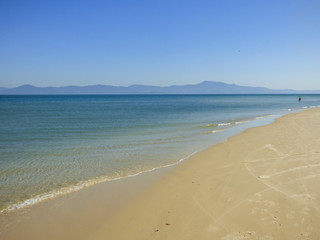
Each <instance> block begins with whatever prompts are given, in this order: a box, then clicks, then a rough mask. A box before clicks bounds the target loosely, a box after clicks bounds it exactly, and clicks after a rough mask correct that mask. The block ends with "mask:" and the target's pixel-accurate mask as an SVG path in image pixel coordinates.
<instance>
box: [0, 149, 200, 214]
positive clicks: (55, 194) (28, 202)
mask: <svg viewBox="0 0 320 240" xmlns="http://www.w3.org/2000/svg"><path fill="white" fill-rule="evenodd" d="M202 150H204V149H200V150H197V151H194V152H193V153H191V154H189V155H188V156H186V157H184V158H181V159H180V160H179V161H177V162H175V163H171V164H167V165H163V166H158V167H154V168H151V169H147V170H143V171H139V172H136V173H133V174H128V175H125V176H120V174H119V173H118V174H117V176H116V177H110V176H104V177H98V178H94V179H90V180H87V181H81V182H79V183H77V184H75V185H73V186H69V187H63V188H60V189H57V190H52V191H50V192H47V193H43V194H39V195H37V196H35V197H32V198H29V199H26V200H24V201H21V202H18V203H14V204H11V205H9V206H8V207H6V208H4V209H2V210H0V214H3V213H6V212H10V211H13V210H18V209H22V208H25V207H30V206H32V205H36V204H38V203H40V202H44V201H46V200H50V199H54V198H56V197H59V196H62V195H67V194H69V193H73V192H76V191H79V190H82V189H85V188H88V187H92V186H94V185H97V184H100V183H105V182H109V181H116V180H120V179H124V178H129V177H135V176H138V175H140V174H143V173H147V172H152V171H155V170H157V169H160V168H167V167H172V166H175V165H178V164H180V163H181V162H183V161H184V160H186V159H188V158H190V157H191V156H193V155H195V154H197V153H198V152H200V151H202Z"/></svg>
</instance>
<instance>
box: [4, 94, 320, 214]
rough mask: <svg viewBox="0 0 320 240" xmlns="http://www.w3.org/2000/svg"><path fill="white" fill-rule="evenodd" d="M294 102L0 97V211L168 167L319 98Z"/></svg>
mask: <svg viewBox="0 0 320 240" xmlns="http://www.w3.org/2000/svg"><path fill="white" fill-rule="evenodd" d="M298 98H299V96H298V95H34V96H33V95H23V96H22V95H21V96H4V95H2V96H0V213H6V212H8V211H14V210H16V209H20V208H24V207H27V206H30V205H34V204H37V203H39V202H41V201H44V200H48V199H51V198H55V197H57V196H59V195H64V194H68V193H71V192H74V191H78V190H81V189H83V188H87V187H90V186H93V185H95V184H98V183H102V182H108V181H116V180H118V179H121V178H126V177H134V176H136V175H138V174H140V173H143V172H148V171H153V170H155V169H158V168H162V167H167V166H174V165H176V164H179V163H180V162H181V161H183V160H186V159H188V157H190V156H192V155H193V154H196V153H197V152H199V151H201V150H204V149H206V148H208V147H210V146H212V145H214V144H217V143H219V142H222V141H226V140H227V139H228V137H230V136H233V135H235V134H238V133H241V132H243V131H244V130H246V129H248V128H251V127H255V126H261V125H266V124H270V123H272V122H273V121H274V120H275V119H276V118H278V117H280V116H283V115H285V114H288V113H290V112H297V111H301V110H303V109H307V108H312V107H319V105H320V95H302V101H301V102H299V101H298ZM261 137H263V136H261ZM212 161H215V159H214V157H213V158H212Z"/></svg>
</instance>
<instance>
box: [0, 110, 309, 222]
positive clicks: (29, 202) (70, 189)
mask: <svg viewBox="0 0 320 240" xmlns="http://www.w3.org/2000/svg"><path fill="white" fill-rule="evenodd" d="M309 108H313V107H309ZM296 111H299V109H296ZM300 111H302V109H300ZM281 116H283V115H274V114H268V115H259V116H256V117H252V118H247V119H245V120H244V121H243V122H236V121H235V122H233V120H232V122H230V123H218V124H215V125H217V126H218V127H221V126H228V127H226V128H222V129H216V130H212V131H209V132H205V133H203V134H216V133H219V132H223V131H230V132H231V133H228V134H226V135H225V136H223V137H220V139H219V138H217V139H216V140H215V141H214V142H213V143H212V144H210V145H209V146H206V147H203V148H200V149H198V150H196V151H194V152H192V153H191V154H189V155H187V156H185V157H182V158H181V159H179V160H178V161H176V162H172V163H169V164H166V165H161V166H156V167H153V168H151V169H146V170H142V171H140V172H137V173H133V174H129V175H124V176H119V177H110V176H109V175H108V176H103V177H98V178H94V179H89V180H86V181H81V182H79V183H77V184H75V185H72V186H67V187H63V188H60V189H54V190H52V191H50V192H46V193H42V194H39V195H36V196H34V197H31V198H28V199H26V200H23V201H21V202H18V203H13V204H11V205H9V206H8V207H6V208H4V209H1V210H0V216H1V215H2V214H8V213H10V212H12V211H17V210H20V209H24V208H30V207H33V206H35V205H37V204H41V203H43V202H45V201H49V200H54V199H55V198H58V197H63V196H65V195H68V194H72V193H75V192H77V191H81V190H84V189H86V188H90V187H94V186H96V185H98V184H105V183H108V182H112V181H118V180H121V179H125V178H131V177H136V176H138V175H140V174H144V173H149V172H153V171H157V170H159V169H162V168H168V167H174V166H177V165H179V164H180V163H181V162H183V161H185V160H187V159H188V158H190V157H191V156H193V155H195V154H198V153H199V152H202V151H204V150H206V149H207V148H210V147H212V146H214V145H215V144H218V143H220V142H223V141H227V139H228V138H229V137H232V136H234V135H237V134H239V133H241V132H242V131H245V130H246V129H248V128H252V127H256V126H263V125H267V124H270V122H261V123H259V121H261V120H263V119H271V122H273V121H274V120H275V119H277V118H278V117H281ZM230 121H231V120H230ZM239 121H240V120H239ZM267 121H268V120H267ZM247 124H248V126H246V127H243V125H247ZM211 125H212V124H211ZM201 127H203V128H205V127H208V128H209V127H211V128H212V126H201ZM235 128H239V129H240V130H235V133H232V130H234V129H235Z"/></svg>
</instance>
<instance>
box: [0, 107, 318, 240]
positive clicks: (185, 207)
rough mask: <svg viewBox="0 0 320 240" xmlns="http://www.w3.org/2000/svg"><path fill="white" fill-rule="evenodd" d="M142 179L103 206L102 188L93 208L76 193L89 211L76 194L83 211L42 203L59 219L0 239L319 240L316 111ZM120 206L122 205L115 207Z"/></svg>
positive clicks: (256, 130)
mask: <svg viewBox="0 0 320 240" xmlns="http://www.w3.org/2000/svg"><path fill="white" fill-rule="evenodd" d="M140 179H141V181H142V182H141V183H140V184H138V185H141V186H142V185H144V184H145V186H144V187H142V188H140V189H141V190H140V191H138V192H137V191H135V194H131V197H129V198H127V197H126V194H124V195H119V196H116V197H114V198H113V199H109V200H107V199H106V198H107V196H106V195H105V194H101V192H105V189H104V187H103V186H102V185H101V186H99V187H98V186H97V190H96V194H95V195H94V196H92V197H94V199H95V200H94V201H93V200H92V199H91V198H88V193H85V191H80V192H82V193H78V194H85V195H86V199H87V200H88V202H87V203H88V204H84V201H83V200H81V198H80V200H79V198H78V197H77V194H75V195H74V196H73V198H74V199H73V201H74V202H75V203H77V202H81V204H80V205H79V204H78V205H75V206H74V208H75V209H74V211H73V212H72V211H71V212H70V207H71V206H72V204H71V205H70V196H68V197H66V198H67V199H66V200H65V201H66V203H64V202H63V201H61V200H59V201H60V202H61V205H60V207H59V206H58V205H57V207H56V208H53V207H52V206H53V204H52V201H48V204H49V205H50V206H51V209H54V210H52V212H55V210H56V209H58V210H57V212H60V213H59V214H60V215H59V216H60V218H57V217H56V214H54V213H53V216H52V215H50V212H48V213H49V214H43V216H42V221H39V220H38V223H40V222H43V223H42V224H40V225H38V226H37V225H35V223H36V222H35V221H33V222H32V221H30V220H29V223H33V225H30V224H29V228H32V229H33V230H30V229H29V228H27V227H26V226H28V225H26V223H25V222H28V219H25V218H24V220H23V221H22V222H21V223H20V224H17V225H16V227H14V228H8V229H11V230H10V231H6V232H4V233H3V234H2V235H0V238H1V239H31V238H32V239H41V238H38V237H39V235H38V236H37V234H36V232H41V231H43V229H44V228H47V229H50V226H48V224H50V222H51V223H52V224H53V226H55V227H56V229H54V230H53V231H51V234H50V233H47V236H48V238H47V239H115V240H116V239H224V240H228V239H319V237H320V230H319V228H318V226H319V224H320V188H319V187H318V183H319V181H320V109H318V108H316V109H311V110H306V111H303V112H300V113H293V114H289V115H286V116H284V117H282V118H280V119H277V120H276V122H275V123H273V124H270V125H268V126H262V127H257V128H252V129H248V130H246V131H245V132H243V133H241V134H239V135H237V136H234V137H231V138H230V139H228V141H226V142H223V143H220V144H217V145H215V146H213V147H211V148H209V149H207V150H205V151H203V152H201V153H199V154H197V155H194V156H192V157H191V158H190V159H188V160H187V161H184V162H183V163H182V164H180V165H178V166H177V167H175V168H174V169H172V170H171V171H170V172H169V173H166V174H164V175H163V176H162V177H161V178H153V180H152V181H154V183H152V184H151V182H150V184H146V183H145V181H148V180H146V179H143V178H140ZM151 179H152V178H151ZM150 181H151V180H150ZM148 183H149V181H148ZM136 185H137V184H132V185H131V186H136ZM125 186H130V185H128V184H125ZM98 188H101V189H100V190H99V189H98ZM102 188H103V189H102ZM115 188H116V189H119V188H117V187H115ZM127 189H128V190H129V189H131V188H130V187H129V188H127ZM88 191H89V192H90V191H93V190H92V189H91V190H90V189H88ZM122 191H123V192H126V191H124V190H122ZM90 194H91V195H92V192H91V193H90ZM90 194H89V195H90ZM113 196H115V194H113ZM129 196H130V194H129ZM77 199H78V200H77ZM56 201H58V200H56ZM118 201H120V202H121V201H124V202H123V203H122V204H120V205H121V207H120V205H117V204H116V203H117V202H118ZM112 203H114V204H115V205H116V206H118V207H113V206H112ZM108 204H109V205H108ZM61 206H62V207H61ZM66 206H68V207H66ZM38 208H40V206H38ZM43 208H44V209H42V212H43V213H45V209H47V206H44V207H43ZM59 209H60V210H59ZM108 209H109V210H108ZM112 209H113V211H111V210H112ZM109 211H111V212H112V214H111V213H110V215H109V214H108V212H109ZM34 212H35V211H30V213H29V216H34V215H37V214H35V213H34ZM75 212H83V213H81V214H80V215H79V214H74V213H75ZM33 218H34V217H33ZM48 219H50V220H48ZM57 219H58V220H59V219H60V222H59V224H57ZM43 220H45V221H43ZM67 220H68V221H67ZM79 222H82V224H79ZM89 222H90V224H89ZM68 224H69V225H68ZM57 225H58V226H57ZM21 226H24V228H22V227H21ZM26 229H29V230H26ZM70 229H74V231H73V232H71V233H70ZM77 229H78V230H77ZM23 231H26V232H28V233H29V235H28V238H23V236H27V235H26V234H25V233H24V232H23ZM44 233H45V231H44ZM79 233H80V234H79ZM54 234H55V235H54ZM52 235H54V236H52ZM15 236H18V237H19V238H17V237H16V238H15ZM43 236H44V235H42V237H43ZM42 239H43V238H42Z"/></svg>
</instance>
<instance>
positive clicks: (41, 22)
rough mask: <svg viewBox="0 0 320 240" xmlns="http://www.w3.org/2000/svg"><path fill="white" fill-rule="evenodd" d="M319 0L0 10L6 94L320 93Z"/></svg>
mask: <svg viewBox="0 0 320 240" xmlns="http://www.w3.org/2000/svg"><path fill="white" fill-rule="evenodd" d="M319 13H320V1H319V0H301V1H295V0H251V1H248V0H219V1H215V0H211V1H201V0H194V1H189V0H181V1H174V0H168V1H167V0H146V1H134V0H132V1H122V0H114V1H111V0H109V1H108V0H104V1H103V0H101V1H94V0H92V1H89V0H88V1H82V0H74V1H67V0H64V1H59V0H54V1H46V0H41V1H33V0H29V1H27V0H25V1H16V0H2V1H0V87H16V86H19V85H22V84H32V85H35V86H66V85H80V86H84V85H91V84H110V85H119V86H128V85H131V84H148V85H159V86H167V85H173V84H178V85H182V84H193V83H199V82H201V81H204V80H207V81H222V82H226V83H235V84H238V85H248V86H264V87H269V88H275V89H281V88H291V89H309V90H312V89H320V14H319Z"/></svg>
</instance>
